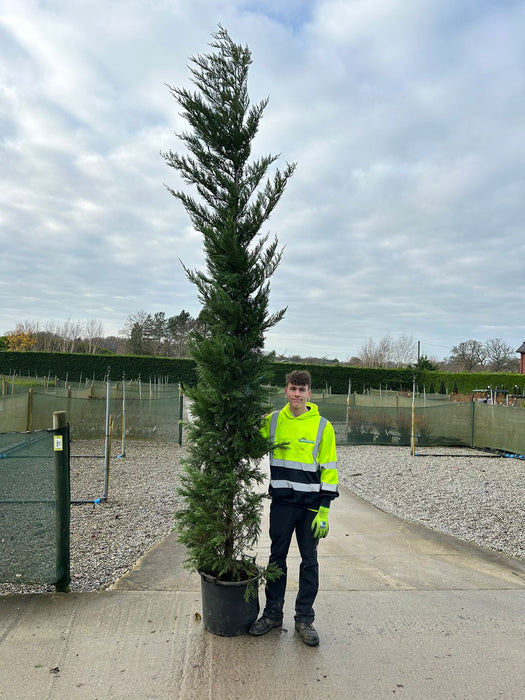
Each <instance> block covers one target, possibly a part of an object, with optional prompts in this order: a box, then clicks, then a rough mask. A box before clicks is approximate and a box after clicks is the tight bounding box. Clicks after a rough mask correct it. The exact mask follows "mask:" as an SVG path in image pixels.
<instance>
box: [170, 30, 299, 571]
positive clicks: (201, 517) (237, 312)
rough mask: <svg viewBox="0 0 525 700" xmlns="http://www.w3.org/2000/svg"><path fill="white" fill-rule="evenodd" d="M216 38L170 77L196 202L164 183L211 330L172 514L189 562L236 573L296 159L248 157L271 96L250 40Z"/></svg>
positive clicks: (260, 446)
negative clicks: (255, 71)
mask: <svg viewBox="0 0 525 700" xmlns="http://www.w3.org/2000/svg"><path fill="white" fill-rule="evenodd" d="M212 36H213V41H212V43H211V45H210V46H211V48H212V49H213V51H212V52H210V53H209V54H205V55H197V56H196V57H192V58H191V59H190V72H191V76H192V82H193V85H194V86H195V88H196V89H195V90H192V91H190V90H187V89H185V88H178V87H171V86H169V89H170V92H171V94H172V95H173V97H174V98H175V99H176V101H177V102H178V104H179V105H180V106H181V107H182V109H183V112H182V114H183V116H184V118H185V119H186V121H187V122H188V124H189V126H190V127H191V128H190V130H189V131H186V132H184V133H182V134H180V135H179V138H180V139H181V140H182V142H183V143H184V144H185V146H186V148H187V151H188V152H189V153H188V154H187V155H180V154H178V153H173V152H172V151H169V152H167V153H163V157H164V159H165V160H166V163H167V164H168V165H169V166H171V167H173V168H175V169H176V170H177V171H178V172H179V173H180V174H181V175H182V177H183V179H184V180H185V182H186V183H188V184H190V185H194V186H195V187H196V189H197V192H198V194H199V199H198V200H197V199H195V198H193V197H192V196H191V195H190V194H188V192H187V191H181V190H173V189H171V188H169V187H168V189H169V191H170V192H171V194H173V196H174V197H176V198H177V199H178V200H179V201H181V202H182V204H183V205H184V207H185V209H186V211H187V212H188V214H189V216H190V219H191V222H192V224H193V226H194V228H195V229H196V230H197V231H199V232H200V233H201V234H202V239H203V245H204V252H205V260H206V270H205V271H201V270H189V269H188V268H186V267H185V271H186V274H187V276H188V278H189V279H190V280H191V281H192V282H193V283H194V284H195V285H196V287H197V290H198V294H199V299H200V301H201V303H202V312H201V316H200V319H201V320H202V321H203V323H204V327H205V331H204V332H203V333H196V334H195V336H194V338H193V340H192V344H191V355H192V357H193V358H194V359H195V361H196V364H197V376H198V383H197V386H196V388H194V389H193V390H191V392H190V398H191V399H192V407H191V413H192V420H193V422H192V424H191V426H190V427H189V431H188V438H189V448H188V457H187V459H186V460H185V461H184V465H183V467H184V468H183V475H182V477H181V486H180V488H179V494H180V495H181V496H182V497H183V506H182V508H181V509H180V510H179V511H178V512H177V513H176V515H175V518H176V521H177V524H178V530H179V539H180V541H181V542H183V543H184V544H185V545H186V547H187V550H188V563H189V565H190V566H191V567H192V568H194V569H195V570H198V571H203V572H205V573H208V574H211V575H214V576H217V577H219V578H221V579H223V580H232V581H236V580H243V579H246V578H249V576H251V575H253V573H254V567H253V563H250V561H249V560H247V559H246V558H245V557H244V554H245V552H247V551H248V550H249V549H250V548H251V547H252V546H253V544H254V543H255V542H256V540H257V538H258V536H259V532H260V516H261V510H262V498H263V496H262V495H261V494H260V493H257V490H256V487H257V486H258V485H260V484H261V483H262V481H263V475H262V473H261V472H260V470H259V467H258V461H259V460H260V459H261V457H262V456H263V455H264V454H265V453H266V452H267V451H268V444H267V442H266V440H265V439H263V438H262V436H261V435H260V433H259V427H260V424H261V419H262V417H263V415H264V413H265V411H266V410H267V406H266V397H267V391H266V389H265V388H264V385H265V383H267V382H268V377H269V372H270V367H269V360H268V357H267V356H266V355H265V354H264V350H263V348H264V334H265V332H266V331H267V330H268V329H269V328H271V327H272V326H274V325H275V324H276V323H278V321H279V320H280V319H281V318H282V316H283V314H284V311H285V310H281V311H278V312H277V313H274V314H271V313H269V309H268V305H269V293H270V284H269V279H270V277H271V275H272V274H273V272H274V271H275V269H276V268H277V266H278V264H279V262H280V260H281V255H282V250H281V249H279V247H278V241H277V239H276V238H274V239H273V240H269V238H268V235H261V232H260V231H261V227H262V225H263V224H264V222H265V221H266V220H267V219H268V218H269V216H270V214H271V213H272V211H273V210H274V208H275V206H276V205H277V203H278V202H279V199H280V198H281V195H282V194H283V192H284V189H285V186H286V183H287V181H288V179H289V178H290V177H291V175H292V174H293V171H294V169H295V164H287V166H286V168H285V169H284V170H283V172H281V171H279V170H276V171H275V172H274V173H273V176H272V177H268V176H267V174H268V170H269V168H270V166H272V164H273V163H274V162H275V161H276V159H277V157H278V156H273V155H267V156H265V157H261V158H258V159H253V160H250V156H251V149H252V142H253V139H254V138H255V135H256V134H257V130H258V127H259V122H260V119H261V117H262V114H263V111H264V109H265V107H266V105H267V101H268V100H267V99H266V100H263V101H262V102H260V103H258V104H255V105H252V104H251V103H250V99H249V96H248V89H247V78H248V69H249V66H250V64H251V62H252V59H251V52H250V50H249V49H248V47H243V46H240V45H238V44H235V43H234V42H233V41H232V40H231V38H230V36H229V34H228V32H227V31H226V30H225V29H223V28H222V27H219V29H218V31H217V32H216V33H214V34H213V35H212ZM259 490H260V489H259Z"/></svg>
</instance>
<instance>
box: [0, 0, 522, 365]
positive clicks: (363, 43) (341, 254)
mask: <svg viewBox="0 0 525 700" xmlns="http://www.w3.org/2000/svg"><path fill="white" fill-rule="evenodd" d="M219 23H220V24H222V25H223V26H224V27H225V28H226V29H228V31H229V33H230V35H231V37H232V38H233V40H234V41H236V42H238V43H242V44H247V45H248V46H249V47H250V49H251V51H252V56H253V64H252V67H251V72H250V78H249V91H250V97H251V99H252V101H253V102H258V101H260V100H261V99H263V98H265V97H266V96H269V98H270V102H269V105H268V107H267V109H266V112H265V114H264V117H263V120H262V123H261V129H260V132H259V134H258V137H257V139H256V141H255V144H254V146H255V153H256V154H260V153H275V154H277V153H280V154H281V158H280V160H279V162H278V165H279V167H281V168H282V167H284V166H285V164H286V162H287V161H289V162H292V161H294V162H295V161H296V162H297V164H298V165H297V171H296V173H295V175H294V177H293V178H292V180H291V181H290V183H289V185H288V188H287V190H286V192H285V194H284V196H283V198H282V200H281V202H280V204H279V205H278V207H277V209H276V211H275V213H274V214H273V216H272V218H271V219H270V221H269V223H268V226H267V228H266V229H264V232H270V233H271V234H272V235H273V234H275V235H277V237H278V239H279V241H280V242H281V244H282V245H283V246H285V252H284V256H283V261H282V263H281V266H280V267H279V269H278V270H277V272H276V273H275V275H274V277H273V278H272V294H271V306H272V311H276V310H277V309H279V308H281V307H283V306H287V307H288V311H287V313H286V316H285V318H284V320H283V321H281V323H280V324H279V325H278V326H276V327H275V328H274V329H273V330H272V331H271V332H270V333H269V334H268V337H267V349H269V350H276V351H277V352H279V353H284V354H287V355H292V354H300V355H316V356H320V357H323V356H325V357H328V358H335V357H337V358H338V359H340V360H346V359H348V358H350V357H352V356H354V355H358V354H359V351H360V349H361V348H362V347H363V345H364V344H365V343H366V342H367V341H368V340H369V339H370V338H372V339H373V340H374V341H379V340H380V339H381V338H383V337H385V336H387V335H389V336H391V337H392V338H393V339H395V338H397V337H398V336H400V335H402V334H404V335H405V336H412V337H413V338H414V341H415V342H417V341H418V340H420V341H421V351H422V353H423V354H426V355H428V356H430V357H433V358H435V359H441V358H443V357H445V356H447V355H448V354H450V349H451V348H452V346H453V345H456V344H458V343H459V342H461V341H464V340H467V339H470V338H473V339H476V340H480V341H485V340H488V339H490V338H501V339H502V340H504V341H505V342H506V343H508V344H509V345H511V346H512V347H513V348H514V349H515V348H517V347H518V346H519V345H521V343H522V342H523V341H524V340H525V320H524V312H523V308H524V300H525V119H524V116H525V42H524V38H523V37H524V27H525V0H516V1H513V0H286V1H285V2H284V1H283V0H90V1H88V0H85V1H83V0H67V2H64V0H16V2H15V1H14V0H0V178H1V182H0V264H1V268H0V334H2V333H5V332H7V331H10V330H12V329H14V327H15V326H16V324H17V323H19V322H22V323H24V322H26V321H27V322H38V323H39V324H41V325H45V324H46V323H47V322H50V321H54V322H57V323H59V322H64V321H66V320H67V319H68V318H70V319H71V320H73V321H80V322H87V321H89V320H90V319H95V320H98V321H100V322H101V323H102V325H103V330H104V334H105V335H110V334H117V333H118V332H119V330H120V329H122V327H123V326H124V324H125V322H126V319H127V318H128V316H129V315H130V314H135V313H137V312H138V311H139V310H145V311H147V312H150V313H154V312H156V311H164V312H165V313H166V315H167V316H173V315H176V314H178V313H179V312H180V311H181V310H182V309H185V310H186V311H189V312H190V313H191V314H192V315H195V316H196V315H197V314H198V312H199V305H198V301H197V295H196V290H195V288H194V287H193V285H192V284H191V283H190V282H189V281H188V280H187V279H186V277H185V274H184V271H183V269H182V266H181V263H180V260H182V261H183V262H184V264H185V265H187V266H188V267H199V266H201V265H202V261H203V257H202V246H201V240H200V237H199V235H197V234H196V233H195V232H193V231H192V229H191V225H190V223H189V219H188V217H187V215H186V212H185V211H184V209H183V207H182V205H181V204H180V203H179V202H178V201H177V200H176V199H175V198H173V197H172V196H171V195H170V194H169V192H168V191H167V190H166V188H165V186H164V185H165V184H167V185H169V186H171V187H174V188H177V187H179V186H180V182H179V180H178V175H177V173H176V171H175V170H173V169H171V168H169V167H168V166H167V165H166V164H165V162H164V161H163V159H162V158H161V156H160V152H161V151H165V150H168V149H172V150H176V151H177V150H179V151H180V150H181V149H182V143H181V142H180V140H178V139H177V137H176V133H179V132H180V131H182V130H183V129H184V128H185V125H184V122H183V121H182V120H181V117H180V116H179V114H178V112H179V109H178V107H177V104H176V102H175V100H174V99H173V97H172V96H171V95H170V93H169V90H168V88H167V87H166V84H171V85H176V86H181V85H188V83H189V71H188V68H187V66H188V57H189V56H191V55H195V54H197V53H205V52H207V51H209V42H210V39H211V34H212V33H213V32H214V31H216V29H217V27H218V24H219ZM516 357H517V356H516Z"/></svg>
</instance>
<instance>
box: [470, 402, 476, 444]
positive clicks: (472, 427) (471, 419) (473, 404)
mask: <svg viewBox="0 0 525 700" xmlns="http://www.w3.org/2000/svg"><path fill="white" fill-rule="evenodd" d="M475 413H476V402H475V400H474V397H472V410H471V412H470V423H471V425H470V446H471V447H472V448H473V447H474V430H475V425H476V423H475V420H476V418H475Z"/></svg>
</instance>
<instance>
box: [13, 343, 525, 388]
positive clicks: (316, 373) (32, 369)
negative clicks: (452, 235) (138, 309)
mask: <svg viewBox="0 0 525 700" xmlns="http://www.w3.org/2000/svg"><path fill="white" fill-rule="evenodd" d="M108 367H109V368H110V373H111V374H110V376H111V378H112V379H113V380H114V381H117V380H120V379H121V378H122V375H123V374H124V373H125V375H126V378H127V379H138V378H139V377H141V378H142V379H143V380H147V379H149V378H150V377H165V378H166V379H167V381H169V382H171V383H177V382H182V383H183V384H185V385H187V386H193V385H194V384H195V381H196V372H195V363H194V361H193V360H187V359H175V358H166V357H141V356H137V355H111V356H107V355H82V354H79V353H51V352H11V351H0V374H4V375H8V374H10V373H12V372H14V371H16V372H17V373H19V374H21V375H28V376H35V374H37V375H38V376H44V375H46V376H47V375H48V374H49V375H51V377H55V376H57V377H58V378H60V379H65V378H66V374H67V375H68V377H69V379H70V380H71V381H79V379H80V376H82V378H84V379H85V378H91V377H94V378H95V379H99V380H101V379H104V376H105V374H106V370H107V368H108ZM296 368H299V369H307V370H308V371H309V372H310V374H311V375H312V386H313V389H315V390H316V391H321V390H323V389H325V388H326V387H328V388H329V389H330V390H331V391H332V393H333V394H346V393H347V392H348V384H349V381H351V382H352V391H353V392H358V393H362V392H363V391H364V390H365V389H379V388H383V389H393V390H395V391H410V390H411V389H412V382H413V378H414V376H415V377H416V386H417V388H418V390H419V391H423V389H425V390H426V391H427V392H428V391H430V384H431V382H432V384H433V386H434V389H435V391H438V390H439V386H440V385H441V382H443V383H444V385H445V388H446V390H447V392H448V393H449V394H451V393H453V391H454V389H455V388H457V390H458V392H459V393H460V394H470V393H471V392H472V391H473V390H474V389H485V388H486V387H487V386H489V385H490V386H491V387H492V388H493V389H494V388H496V386H497V387H498V388H505V389H507V390H508V391H510V392H511V393H512V392H513V391H514V386H515V385H517V386H518V387H519V388H520V393H523V390H524V387H525V375H523V374H504V373H501V374H497V373H488V372H482V373H475V374H471V373H468V372H464V373H461V374H454V373H452V372H439V371H438V372H429V371H415V370H413V369H370V368H368V367H347V366H342V365H310V364H297V363H293V364H292V363H285V362H276V363H275V364H274V365H273V372H272V374H271V376H269V377H267V378H266V379H267V381H268V382H269V383H271V384H273V385H274V386H281V387H284V383H285V377H286V375H287V374H288V372H291V371H292V370H293V369H296Z"/></svg>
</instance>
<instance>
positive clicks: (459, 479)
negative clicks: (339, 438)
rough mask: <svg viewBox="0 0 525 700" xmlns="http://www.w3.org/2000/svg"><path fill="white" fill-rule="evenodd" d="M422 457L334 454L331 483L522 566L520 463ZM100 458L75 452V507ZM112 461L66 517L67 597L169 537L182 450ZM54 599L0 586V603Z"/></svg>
mask: <svg viewBox="0 0 525 700" xmlns="http://www.w3.org/2000/svg"><path fill="white" fill-rule="evenodd" d="M420 452H421V455H420V456H415V457H413V456H412V455H411V453H410V449H409V448H407V447H390V446H389V447H386V446H385V447H381V446H369V445H356V446H353V445H348V446H346V445H344V446H342V445H341V446H339V447H338V457H339V481H340V483H341V484H342V485H343V486H345V487H346V488H348V489H349V490H350V491H352V492H353V493H355V494H356V495H358V496H360V497H361V498H363V499H365V500H366V501H368V502H370V503H372V504H373V505H375V506H377V507H378V508H380V509H382V510H384V511H386V512H389V513H393V514H394V515H397V516H399V517H401V518H404V519H406V520H410V521H412V522H417V523H421V524H422V525H425V526H426V527H429V528H432V529H434V530H438V531H440V532H444V533H447V534H449V535H453V536H455V537H458V538H461V539H463V540H467V541H470V542H475V543H477V544H479V545H481V546H483V547H487V548H489V549H493V550H496V551H499V552H503V553H505V554H507V555H509V556H511V557H516V558H519V559H522V560H525V540H524V532H525V527H524V526H525V510H524V500H525V499H524V496H523V494H524V486H525V462H524V461H522V460H517V459H505V458H502V459H495V458H492V457H487V456H480V453H479V452H476V451H474V450H468V449H456V448H425V449H424V450H423V449H422V450H421V451H420ZM103 454H104V443H103V441H78V442H74V443H73V445H72V455H74V456H73V457H72V459H71V492H72V493H71V496H72V499H73V500H89V501H93V500H94V499H96V498H99V497H100V496H102V495H103V489H104V460H103V459H102V458H101V457H102V455H103ZM118 454H119V451H118V449H117V446H114V448H113V449H112V457H111V471H110V476H109V483H108V501H107V502H106V503H100V504H93V503H92V502H91V503H85V504H83V505H73V506H72V508H71V575H72V582H71V590H72V591H94V590H99V589H102V588H107V587H108V586H110V585H111V584H112V583H114V582H115V581H116V580H117V579H118V578H120V577H121V576H122V575H123V574H124V573H126V571H129V570H130V569H131V568H133V566H134V565H135V563H136V562H137V560H138V559H140V557H142V556H143V555H144V554H145V553H146V552H147V551H148V550H149V549H150V548H151V547H153V546H154V545H155V544H157V543H158V542H160V541H161V540H163V539H164V538H165V537H166V536H167V535H168V534H169V533H170V531H171V530H172V528H173V513H174V512H175V510H176V509H177V507H178V505H179V502H178V497H177V495H176V488H177V483H178V477H179V473H180V459H181V457H182V456H183V455H184V448H181V447H179V446H178V445H174V444H169V443H156V442H143V441H128V443H127V446H126V456H125V457H124V458H119V457H118ZM78 455H98V456H99V457H87V458H86V457H83V458H80V457H78ZM435 455H439V456H435ZM263 466H264V467H265V465H264V464H263ZM335 507H337V502H336V503H335V504H334V508H335ZM52 590H54V589H53V587H50V586H42V585H40V586H38V585H36V586H35V585H32V586H30V585H12V584H0V594H9V593H13V592H17V593H32V592H43V591H52Z"/></svg>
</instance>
